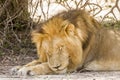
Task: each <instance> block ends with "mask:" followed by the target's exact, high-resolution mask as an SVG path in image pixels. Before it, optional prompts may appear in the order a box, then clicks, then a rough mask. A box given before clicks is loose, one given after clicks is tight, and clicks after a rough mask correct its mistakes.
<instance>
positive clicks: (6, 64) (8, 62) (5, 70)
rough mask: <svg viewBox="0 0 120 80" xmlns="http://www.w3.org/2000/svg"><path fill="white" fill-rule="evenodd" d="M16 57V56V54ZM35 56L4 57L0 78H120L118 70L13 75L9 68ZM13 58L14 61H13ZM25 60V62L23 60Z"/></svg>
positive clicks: (8, 79) (52, 79)
mask: <svg viewBox="0 0 120 80" xmlns="http://www.w3.org/2000/svg"><path fill="white" fill-rule="evenodd" d="M17 57H18V56H17ZM34 58H35V57H30V56H27V55H25V56H22V58H21V56H20V58H18V59H14V58H13V57H10V58H9V57H7V58H6V57H4V58H3V59H2V61H1V62H0V80H120V71H111V72H92V71H91V72H83V73H79V72H77V73H71V74H64V75H40V76H13V75H10V74H9V70H10V69H11V68H12V67H13V66H16V65H19V64H21V65H23V64H26V63H28V62H30V61H31V60H33V59H34ZM14 60H15V61H14ZM25 61H26V62H25Z"/></svg>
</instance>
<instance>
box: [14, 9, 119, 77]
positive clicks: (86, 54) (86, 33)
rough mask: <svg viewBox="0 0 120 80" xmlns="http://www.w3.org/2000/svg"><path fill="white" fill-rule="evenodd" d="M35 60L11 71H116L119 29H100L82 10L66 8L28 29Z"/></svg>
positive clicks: (57, 72)
mask: <svg viewBox="0 0 120 80" xmlns="http://www.w3.org/2000/svg"><path fill="white" fill-rule="evenodd" d="M32 41H33V43H35V45H36V48H37V54H38V57H39V59H38V60H34V61H32V62H30V63H28V64H26V65H24V66H17V67H14V68H12V74H18V75H45V74H64V73H71V72H74V71H77V70H80V71H83V70H91V71H111V70H120V31H119V30H113V29H107V28H104V27H103V26H102V25H101V24H100V23H99V22H98V21H97V20H95V19H94V18H93V17H92V16H90V15H89V14H88V13H87V12H86V11H85V10H69V11H64V12H62V13H59V14H57V15H55V16H53V17H52V18H50V19H48V20H47V21H44V22H43V23H41V24H40V25H39V26H38V27H37V28H36V29H35V30H33V31H32Z"/></svg>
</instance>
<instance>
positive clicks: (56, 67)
mask: <svg viewBox="0 0 120 80" xmlns="http://www.w3.org/2000/svg"><path fill="white" fill-rule="evenodd" d="M60 66H61V65H57V66H55V67H53V68H55V69H58V68H59V67H60Z"/></svg>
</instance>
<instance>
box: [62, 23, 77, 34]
mask: <svg viewBox="0 0 120 80" xmlns="http://www.w3.org/2000/svg"><path fill="white" fill-rule="evenodd" d="M64 31H65V33H67V34H68V35H74V32H75V26H74V25H73V24H72V23H70V22H66V24H64Z"/></svg>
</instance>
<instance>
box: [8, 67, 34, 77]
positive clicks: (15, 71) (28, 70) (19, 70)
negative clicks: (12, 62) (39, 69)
mask: <svg viewBox="0 0 120 80" xmlns="http://www.w3.org/2000/svg"><path fill="white" fill-rule="evenodd" d="M10 72H11V74H12V75H18V76H34V75H36V74H35V72H34V71H33V70H32V67H19V66H16V67H14V68H12V69H11V71H10Z"/></svg>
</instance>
